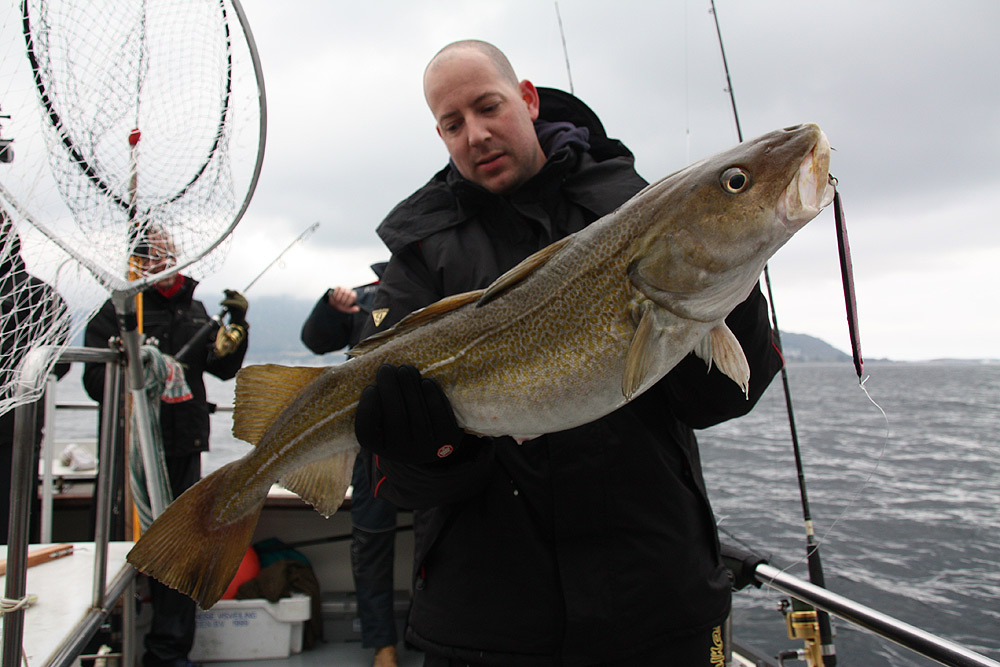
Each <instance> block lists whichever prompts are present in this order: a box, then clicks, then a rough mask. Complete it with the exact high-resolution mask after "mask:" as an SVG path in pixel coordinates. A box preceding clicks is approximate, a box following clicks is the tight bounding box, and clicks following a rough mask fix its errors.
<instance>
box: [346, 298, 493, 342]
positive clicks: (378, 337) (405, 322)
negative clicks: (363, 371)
mask: <svg viewBox="0 0 1000 667" xmlns="http://www.w3.org/2000/svg"><path fill="white" fill-rule="evenodd" d="M482 295H483V290H481V289H480V290H473V291H471V292H462V293H461V294H452V295H451V296H446V297H445V298H443V299H441V300H440V301H436V302H434V303H432V304H431V305H429V306H426V307H424V308H421V309H420V310H415V311H413V312H412V313H410V314H409V315H407V316H406V317H404V318H403V319H401V320H400V321H399V322H397V323H396V325H395V326H393V327H392V328H390V329H386V330H385V331H380V332H378V333H377V334H373V335H371V336H369V337H368V338H365V339H364V340H363V341H361V342H360V343H358V344H357V345H355V346H354V347H352V348H351V350H350V352H348V353H347V356H349V357H351V358H352V359H353V358H354V357H359V356H361V355H362V354H367V353H368V352H371V351H372V350H374V349H375V348H377V347H380V346H381V345H382V344H384V343H386V342H388V341H390V340H392V339H393V338H394V337H396V336H398V335H399V334H402V333H406V332H407V331H410V330H412V329H415V328H417V327H418V326H421V325H424V324H427V323H428V322H432V321H434V320H436V319H438V318H439V317H441V316H443V315H446V314H448V313H450V312H451V311H453V310H457V309H458V308H461V307H462V306H464V305H466V304H469V303H473V302H476V301H479V298H480V297H481V296H482Z"/></svg>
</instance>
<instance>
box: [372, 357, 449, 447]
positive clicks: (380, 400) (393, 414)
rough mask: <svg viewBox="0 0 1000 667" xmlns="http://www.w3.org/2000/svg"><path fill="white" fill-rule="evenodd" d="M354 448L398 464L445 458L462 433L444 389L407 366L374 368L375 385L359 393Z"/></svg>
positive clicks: (386, 365)
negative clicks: (356, 442)
mask: <svg viewBox="0 0 1000 667" xmlns="http://www.w3.org/2000/svg"><path fill="white" fill-rule="evenodd" d="M354 434H355V435H356V436H357V438H358V443H359V444H360V445H361V446H362V447H364V448H365V449H368V450H370V451H371V452H373V453H374V454H377V455H379V456H385V457H386V458H388V459H392V460H394V461H399V462H400V463H429V462H432V461H438V460H440V459H443V458H446V457H448V456H450V455H452V454H453V453H454V452H455V449H456V448H457V447H458V446H459V445H460V444H461V441H462V436H463V431H462V429H460V428H459V427H458V423H457V422H456V421H455V413H454V412H453V411H452V409H451V403H450V402H449V401H448V397H447V396H445V393H444V390H443V389H441V385H439V384H438V383H437V382H435V381H434V380H431V379H428V378H422V377H420V371H418V370H417V369H416V368H415V367H413V366H410V365H403V366H390V365H388V364H385V365H383V366H381V367H380V368H379V369H378V373H377V374H376V376H375V384H373V385H368V386H367V387H365V389H364V391H362V392H361V399H360V400H359V401H358V408H357V413H356V415H355V419H354Z"/></svg>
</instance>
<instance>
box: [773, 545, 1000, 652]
mask: <svg viewBox="0 0 1000 667" xmlns="http://www.w3.org/2000/svg"><path fill="white" fill-rule="evenodd" d="M754 577H755V578H756V579H757V581H759V582H760V583H762V584H764V585H765V586H770V587H771V588H774V589H777V590H779V591H781V592H783V593H787V594H788V595H791V596H792V597H794V598H796V599H798V600H802V601H803V602H806V603H808V604H811V605H813V606H814V607H817V608H819V609H822V610H824V611H826V612H828V613H830V614H833V615H834V616H837V617H838V618H842V619H844V620H845V621H847V622H849V623H851V624H852V625H856V626H858V627H860V628H863V629H865V630H868V631H869V632H872V633H874V634H876V635H879V636H880V637H884V638H886V639H888V640H890V641H892V642H895V643H897V644H899V645H900V646H902V647H904V648H908V649H910V650H911V651H913V652H914V653H919V654H920V655H922V656H924V657H926V658H930V659H931V660H934V661H936V662H939V663H941V664H942V665H949V667H1000V662H997V661H996V660H992V659H990V658H987V657H986V656H984V655H982V654H979V653H976V652H975V651H972V650H970V649H968V648H966V647H964V646H961V645H959V644H956V643H955V642H951V641H948V640H947V639H942V638H941V637H937V636H935V635H932V634H931V633H929V632H927V631H926V630H921V629H920V628H918V627H915V626H913V625H910V624H908V623H905V622H903V621H900V620H898V619H896V618H893V617H891V616H889V615H887V614H883V613H882V612H880V611H876V610H875V609H872V608H870V607H866V606H864V605H862V604H859V603H857V602H854V601H853V600H849V599H847V598H845V597H843V596H842V595H837V594H836V593H831V592H830V591H829V590H827V589H825V588H820V587H819V586H814V585H813V584H810V583H809V582H807V581H804V580H802V579H799V578H798V577H795V576H792V575H790V574H788V573H786V572H782V571H781V570H779V569H778V568H776V567H773V566H771V565H767V564H764V563H761V564H759V565H757V568H756V570H755V571H754Z"/></svg>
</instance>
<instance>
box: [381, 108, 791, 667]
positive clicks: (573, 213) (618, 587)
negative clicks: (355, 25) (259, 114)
mask: <svg viewBox="0 0 1000 667" xmlns="http://www.w3.org/2000/svg"><path fill="white" fill-rule="evenodd" d="M540 91H541V93H542V115H543V119H545V120H548V121H552V120H559V119H561V118H566V117H569V118H571V119H573V120H574V122H575V123H577V124H583V125H584V126H585V127H587V128H588V129H589V136H588V137H586V138H585V140H583V141H581V139H580V135H579V133H576V132H574V131H571V132H570V134H571V135H572V136H570V137H566V132H565V131H564V132H561V134H562V135H563V137H562V138H563V139H566V138H569V139H570V141H568V142H565V141H563V142H560V141H559V140H558V136H557V137H556V141H555V142H554V143H551V142H550V141H549V139H550V138H551V136H550V135H551V134H552V130H553V127H552V126H551V125H547V124H545V123H539V124H536V128H537V130H538V132H539V137H540V139H542V144H543V148H546V147H547V145H548V147H547V150H546V154H547V156H548V161H547V163H546V165H545V167H544V168H543V169H542V171H541V172H540V173H539V174H538V175H536V176H535V177H534V178H533V179H531V180H530V181H529V182H528V183H527V184H525V185H524V186H522V188H520V189H519V190H518V191H517V192H515V193H514V194H513V195H511V196H508V197H503V196H497V195H492V194H490V193H488V192H486V191H485V190H482V189H480V188H478V187H477V186H475V185H473V184H471V183H469V182H467V181H464V180H463V179H462V178H461V177H460V176H459V175H458V174H457V172H456V171H455V170H454V169H453V168H451V167H450V166H449V167H448V168H446V169H444V170H443V171H441V172H440V173H438V174H437V175H436V176H435V177H434V178H433V179H432V180H431V181H430V182H429V183H428V184H427V185H426V186H424V188H422V189H421V190H420V191H418V192H417V193H416V194H414V195H413V196H412V197H410V198H409V199H407V200H406V201H404V202H402V203H401V204H400V205H399V206H397V207H396V209H394V210H393V212H392V213H390V215H389V217H388V218H387V219H386V220H385V221H384V222H383V223H382V225H381V226H380V227H379V234H380V235H381V237H382V238H383V240H384V241H385V242H386V244H387V245H388V246H389V248H390V249H391V250H392V251H393V256H392V259H391V260H390V262H389V265H388V267H387V268H386V272H385V275H384V276H383V279H382V284H381V289H380V291H379V293H378V295H377V297H376V303H375V307H376V308H388V309H389V314H388V315H387V317H386V320H385V322H383V324H382V327H380V328H385V326H387V325H389V324H392V323H393V322H396V321H398V320H399V319H400V318H401V317H402V316H404V315H406V314H407V313H408V312H410V311H412V310H414V309H416V308H419V307H422V306H425V305H427V304H429V303H431V302H433V301H435V300H437V299H439V298H441V297H444V296H447V295H449V294H453V293H457V292H461V291H466V290H470V289H476V288H480V287H484V286H486V285H487V284H489V283H490V282H491V281H492V280H494V279H495V278H497V277H498V276H499V275H500V274H501V273H502V272H503V271H505V270H506V269H508V268H510V267H511V266H513V265H514V264H515V263H516V262H518V261H519V260H521V259H523V258H524V257H525V256H527V255H528V254H529V253H530V252H532V251H534V250H537V249H539V248H541V247H544V246H545V245H547V244H548V243H550V242H552V241H554V240H556V239H558V238H561V237H563V236H565V235H567V234H570V233H572V232H574V231H577V230H578V229H581V228H583V227H585V226H586V225H587V224H589V223H591V222H593V221H594V220H596V219H597V218H599V217H601V216H602V215H604V214H606V213H609V212H611V211H612V210H613V209H615V208H616V207H617V206H619V205H620V204H621V203H623V202H624V201H625V200H627V199H628V198H630V197H631V196H632V195H633V194H635V193H636V192H638V190H640V189H641V188H642V187H643V186H644V185H645V181H644V180H643V179H641V178H640V177H639V176H638V175H637V174H636V173H635V171H634V166H633V159H632V155H631V153H629V151H628V150H627V149H626V148H625V147H624V146H623V145H621V144H620V143H619V142H617V141H614V140H610V139H608V138H607V137H606V136H605V135H604V131H603V128H601V126H600V124H599V122H596V117H594V116H593V114H592V112H590V110H589V109H587V108H586V107H585V106H584V105H583V104H582V103H581V102H579V101H578V100H576V99H575V98H572V97H570V96H568V95H566V94H565V93H558V91H549V90H545V89H540ZM553 109H556V110H555V111H553ZM555 129H556V130H558V129H559V128H555ZM562 129H563V130H566V129H568V128H562ZM556 134H557V135H558V134H560V133H559V132H557V133H556ZM543 137H544V138H543ZM727 321H728V323H729V325H730V328H731V329H732V330H733V332H734V333H735V334H736V336H737V338H738V339H739V340H740V342H741V343H742V345H743V347H744V350H745V351H746V354H747V358H748V360H749V362H750V368H751V376H752V377H753V378H754V382H753V383H752V390H751V391H752V394H751V396H750V400H747V399H746V398H745V397H744V396H743V394H742V392H741V391H740V389H739V388H738V387H737V386H736V384H735V383H734V382H732V380H730V379H729V378H727V377H724V376H723V375H722V374H721V373H719V371H718V370H712V371H711V372H707V369H706V366H705V364H704V362H703V361H701V360H700V359H697V358H694V357H693V355H689V357H688V358H686V359H685V360H683V361H682V362H681V363H680V364H679V365H678V366H677V367H676V368H675V369H674V370H673V371H671V373H670V374H669V375H668V376H667V377H666V378H664V379H663V380H662V381H661V382H659V383H658V384H657V385H655V386H654V387H653V388H651V389H650V390H649V391H647V392H646V393H644V394H643V395H641V396H640V397H639V398H637V399H636V400H634V401H633V402H632V403H630V404H628V405H626V406H625V407H623V408H621V409H619V410H617V411H616V412H614V413H612V414H610V415H608V416H606V417H604V418H601V419H598V420H597V421H595V422H592V423H590V424H587V425H585V426H581V427H579V428H575V429H572V430H569V431H564V432H561V433H553V434H549V435H546V436H542V437H539V438H536V439H534V440H530V441H528V442H526V443H525V444H523V445H517V444H515V443H514V442H513V440H511V439H510V438H495V439H490V438H473V437H471V436H466V438H465V440H464V441H463V443H462V446H461V447H459V448H458V450H457V452H456V453H455V454H453V455H452V456H451V457H449V458H448V459H446V460H445V461H443V462H440V463H435V464H428V465H403V464H399V463H395V462H393V461H389V460H386V459H384V458H382V459H379V460H378V461H376V462H375V465H374V476H375V479H374V480H373V481H374V484H373V488H375V486H376V485H377V489H378V491H377V493H378V494H379V495H380V496H381V497H384V498H386V499H388V500H390V501H392V502H395V503H396V504H398V505H400V506H402V507H410V508H416V509H422V510H425V511H420V512H418V514H417V516H416V518H415V521H416V522H417V530H416V549H415V551H416V553H415V557H416V571H415V586H414V588H415V592H414V598H413V605H412V609H411V613H410V618H409V623H408V628H407V638H408V639H409V640H410V641H411V642H412V643H414V644H415V645H417V646H419V647H422V648H424V649H425V650H431V651H433V652H435V653H438V654H444V655H450V656H454V657H456V658H462V659H466V660H469V661H471V662H475V663H485V664H497V665H551V664H559V665H587V664H594V663H597V662H600V661H604V660H609V659H616V660H623V659H627V658H628V656H630V655H635V654H636V653H637V652H640V651H643V650H648V649H650V648H653V647H656V646H659V645H669V643H670V640H671V638H675V637H681V636H684V635H690V634H693V633H695V632H706V631H708V630H710V629H711V628H712V627H714V626H716V625H719V624H720V623H721V622H722V621H723V619H724V618H725V616H726V614H727V613H728V612H729V606H730V580H729V577H728V575H727V572H726V570H725V568H724V566H723V565H722V563H721V561H720V555H719V543H718V538H717V535H716V529H715V521H714V517H713V514H712V510H711V507H710V505H709V501H708V497H707V494H706V491H705V484H704V480H703V478H702V472H701V464H700V460H699V454H698V448H697V445H696V442H695V437H694V434H693V431H692V428H701V427H705V426H709V425H712V424H715V423H718V422H720V421H723V420H725V419H729V418H732V417H736V416H739V415H742V414H745V413H746V412H748V411H749V410H750V409H751V408H752V406H753V405H754V403H755V401H756V400H757V398H758V397H759V396H760V394H761V393H762V392H763V390H764V388H765V387H766V386H767V384H768V382H769V381H770V379H771V377H773V375H774V373H775V372H776V371H777V369H778V368H779V367H780V357H779V355H778V354H777V352H776V350H775V348H774V347H773V346H772V342H771V330H770V326H769V324H768V320H767V314H766V309H765V304H764V300H763V297H762V296H761V294H760V292H759V290H755V291H754V293H753V294H752V295H751V296H750V297H749V298H748V299H747V300H746V301H745V302H744V303H743V304H741V305H740V306H738V307H737V308H736V309H735V310H734V311H733V313H732V314H731V315H730V317H729V318H728V320H727ZM374 330H375V327H374V326H373V325H372V324H371V321H370V320H369V326H368V328H367V330H366V333H370V332H372V331H374Z"/></svg>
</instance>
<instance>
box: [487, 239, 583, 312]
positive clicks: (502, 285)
mask: <svg viewBox="0 0 1000 667" xmlns="http://www.w3.org/2000/svg"><path fill="white" fill-rule="evenodd" d="M572 239H573V236H572V235H571V236H564V237H563V238H561V239H559V240H558V241H556V242H554V243H550V244H549V245H547V246H545V247H544V248H542V249H541V250H539V251H538V252H535V253H532V254H531V255H528V256H527V257H525V258H524V259H523V260H521V262H520V263H519V264H518V265H517V266H515V267H514V268H512V269H511V270H509V271H507V273H505V274H503V275H502V276H500V277H499V278H497V279H496V280H494V281H493V283H492V284H491V285H490V286H489V287H487V288H486V289H485V290H484V291H483V295H482V297H481V298H480V299H479V303H478V304H477V305H479V306H482V305H483V304H486V303H489V302H490V301H492V300H493V299H495V298H497V297H498V296H500V295H501V294H503V293H504V292H506V291H507V290H509V289H510V288H511V287H514V285H517V284H518V283H520V282H521V281H522V280H524V279H525V278H527V277H528V276H530V275H531V274H532V273H534V272H535V271H537V270H538V269H540V268H541V267H543V266H545V265H546V264H547V263H548V261H549V260H550V259H552V258H553V257H554V256H555V255H556V253H558V252H559V251H560V250H562V248H563V247H564V246H565V245H566V244H568V243H569V242H570V241H571V240H572Z"/></svg>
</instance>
